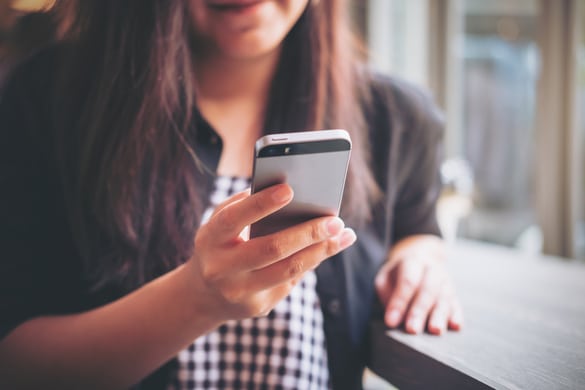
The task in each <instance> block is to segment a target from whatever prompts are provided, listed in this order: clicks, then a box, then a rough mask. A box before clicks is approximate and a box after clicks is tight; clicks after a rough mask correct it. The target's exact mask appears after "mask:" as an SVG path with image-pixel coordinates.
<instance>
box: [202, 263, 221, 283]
mask: <svg viewBox="0 0 585 390" xmlns="http://www.w3.org/2000/svg"><path fill="white" fill-rule="evenodd" d="M201 276H203V279H204V280H206V281H208V282H209V281H214V280H216V279H218V275H217V270H216V268H215V267H214V266H213V264H210V263H204V264H202V265H201Z"/></svg>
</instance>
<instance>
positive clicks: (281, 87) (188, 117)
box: [56, 0, 377, 292]
mask: <svg viewBox="0 0 585 390" xmlns="http://www.w3.org/2000/svg"><path fill="white" fill-rule="evenodd" d="M68 4H69V5H68V6H66V7H65V6H63V7H62V9H63V10H66V17H67V24H68V32H67V33H66V35H65V37H66V39H67V40H68V41H69V42H70V46H69V47H70V50H67V51H66V52H65V53H66V54H65V55H64V62H63V64H62V66H61V69H62V78H61V81H62V85H63V86H64V87H63V88H62V90H61V92H60V93H59V96H58V98H57V100H58V101H64V102H65V106H64V108H63V107H62V106H60V108H59V109H58V110H57V111H56V112H57V114H58V115H57V118H58V126H57V127H58V128H59V129H73V130H72V131H71V132H65V131H63V132H61V133H60V136H58V137H57V138H56V140H57V142H56V152H57V155H58V156H60V157H59V161H60V162H61V168H62V169H61V170H62V172H63V175H62V178H63V185H64V190H65V195H66V197H67V200H68V205H69V209H70V220H71V226H72V231H73V232H74V234H75V238H76V241H77V244H78V246H79V249H80V251H81V254H82V256H83V258H84V261H85V265H86V274H87V276H88V278H89V282H90V285H91V286H92V288H93V289H96V290H102V289H105V288H108V287H109V288H110V289H111V288H115V289H116V290H120V291H122V292H124V291H129V290H132V289H134V288H136V287H138V286H140V285H141V284H143V283H145V282H146V281H148V280H150V279H152V278H154V277H155V276H157V275H160V274H162V273H164V272H166V271H168V270H170V269H172V268H173V267H175V266H177V265H178V264H180V263H181V262H183V261H184V260H185V259H186V258H188V256H189V254H190V253H191V251H192V249H193V248H192V242H193V234H194V231H195V230H196V227H197V226H198V223H199V218H200V215H201V212H202V208H203V206H204V203H205V197H206V196H207V195H206V193H205V191H204V190H203V189H202V183H203V182H204V180H203V179H204V176H205V169H204V167H202V166H201V164H200V163H198V162H197V161H194V159H193V156H192V153H190V151H192V150H193V142H195V141H194V140H195V139H196V136H195V135H194V133H195V132H196V131H197V129H194V126H193V114H192V109H193V108H194V107H195V101H194V95H195V94H194V85H195V81H194V76H193V69H194V57H196V53H193V50H192V47H193V45H192V42H191V41H190V36H191V34H190V31H191V28H192V25H191V23H192V22H191V20H190V19H189V17H188V15H189V14H190V13H189V12H188V9H187V8H188V6H189V2H188V1H185V0H126V1H120V0H93V1H90V0H78V1H72V2H71V3H68ZM349 25H350V23H349V14H348V7H347V4H345V1H340V0H320V1H319V2H315V3H313V2H310V3H309V5H308V6H307V9H306V10H305V11H304V13H303V15H302V16H301V18H300V20H299V21H298V22H297V24H296V25H295V26H294V28H293V29H292V31H291V32H290V33H289V35H288V36H287V38H286V39H285V42H284V47H283V51H282V58H281V60H280V64H279V66H278V68H277V71H276V75H275V78H274V81H273V84H272V87H271V90H270V99H269V101H270V103H269V106H268V107H267V117H266V120H265V130H266V129H269V130H273V131H274V130H278V131H283V132H284V131H297V130H310V129H323V128H345V129H347V130H348V131H349V132H350V133H351V136H352V140H353V144H354V151H353V152H352V160H351V163H350V170H349V176H348V184H347V186H346V188H347V190H346V194H345V197H344V204H343V207H342V210H343V211H342V212H343V215H344V217H345V218H346V220H348V221H349V222H350V223H351V224H353V225H359V224H362V223H364V222H365V221H366V220H367V219H368V218H369V217H370V208H371V204H372V202H373V200H374V198H375V196H376V193H377V187H376V185H375V182H374V180H373V177H372V174H371V171H370V169H369V167H368V154H367V150H368V147H367V129H366V128H365V125H364V123H365V122H364V118H363V114H362V110H361V108H362V105H363V104H364V102H365V100H367V88H366V84H367V80H366V78H367V76H366V72H364V69H363V67H362V66H361V62H360V61H359V59H358V58H357V57H355V55H356V50H355V47H356V46H355V45H354V43H355V42H356V41H355V39H354V38H353V35H352V34H351V31H350V28H349ZM73 112H75V113H78V114H77V115H75V116H72V115H71V113H73ZM64 113H65V115H63V114H64Z"/></svg>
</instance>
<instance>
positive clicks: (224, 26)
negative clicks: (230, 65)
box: [191, 0, 309, 59]
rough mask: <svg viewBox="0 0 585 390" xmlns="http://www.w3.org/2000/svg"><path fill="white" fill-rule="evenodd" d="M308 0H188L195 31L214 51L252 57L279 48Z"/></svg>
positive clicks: (226, 54) (240, 57)
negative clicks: (189, 0)
mask: <svg viewBox="0 0 585 390" xmlns="http://www.w3.org/2000/svg"><path fill="white" fill-rule="evenodd" d="M308 2H309V0H191V13H192V16H193V19H194V26H195V32H196V34H197V36H198V39H199V40H200V42H202V43H203V44H204V45H205V47H207V48H208V49H211V50H213V52H214V54H217V55H221V56H224V57H226V58H232V59H251V58H255V57H259V56H262V55H264V54H268V53H270V52H272V51H273V50H275V49H276V48H278V47H279V46H280V44H281V43H282V41H283V40H284V37H285V36H286V35H287V34H288V32H289V31H290V30H291V28H292V27H293V26H294V24H295V23H296V22H297V20H298V19H299V17H300V16H301V14H302V13H303V11H304V10H305V8H306V7H307V3H308Z"/></svg>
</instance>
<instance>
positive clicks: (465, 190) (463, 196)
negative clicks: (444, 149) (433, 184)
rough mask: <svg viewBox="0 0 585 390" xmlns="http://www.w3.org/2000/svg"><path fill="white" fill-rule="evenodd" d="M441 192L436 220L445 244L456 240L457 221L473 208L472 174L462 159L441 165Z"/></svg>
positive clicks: (448, 161)
mask: <svg viewBox="0 0 585 390" xmlns="http://www.w3.org/2000/svg"><path fill="white" fill-rule="evenodd" d="M441 181H442V182H443V191H442V193H441V196H440V198H439V202H438V204H437V219H438V221H439V227H440V228H441V233H442V234H443V237H444V238H445V241H447V243H453V242H454V241H455V239H456V238H457V228H458V226H459V221H460V220H461V219H462V218H464V217H465V216H467V215H469V213H470V212H471V209H472V207H473V202H472V196H473V173H472V171H471V167H470V165H469V163H468V162H467V161H466V160H464V159H463V158H459V157H456V158H450V159H448V160H446V161H445V162H444V163H443V164H442V165H441Z"/></svg>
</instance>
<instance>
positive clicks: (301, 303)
mask: <svg viewBox="0 0 585 390" xmlns="http://www.w3.org/2000/svg"><path fill="white" fill-rule="evenodd" d="M249 185H250V182H249V180H248V179H242V178H230V177H218V178H217V179H216V181H215V190H214V192H213V193H212V195H211V199H210V200H211V206H210V208H209V209H208V210H207V211H206V213H205V215H204V217H203V221H206V220H207V219H208V218H209V216H210V215H211V213H212V212H213V208H215V207H216V206H217V205H218V204H219V203H221V202H222V201H223V200H225V199H226V198H227V197H229V196H231V195H232V194H234V193H237V192H240V191H243V190H244V189H246V188H247V187H249ZM316 284H317V277H316V275H315V273H314V272H309V273H307V274H306V275H305V276H304V278H303V279H302V280H301V282H300V283H298V284H297V285H296V286H295V287H294V288H293V289H292V291H291V293H290V295H289V296H288V297H286V298H285V299H284V300H283V301H281V302H280V303H279V304H278V305H277V306H276V307H275V308H274V309H273V310H272V311H271V312H270V314H269V315H268V316H266V317H263V318H252V319H246V320H242V321H230V322H228V323H226V324H224V325H222V326H221V327H219V328H218V329H216V330H214V331H212V332H211V333H209V334H207V335H205V336H202V337H199V338H198V339H197V340H195V342H194V343H193V344H192V345H191V346H189V347H188V348H187V349H185V350H183V351H181V352H180V353H179V355H178V360H179V369H178V371H177V375H176V378H175V381H174V383H172V384H171V386H170V388H171V389H283V390H285V389H290V390H298V389H302V390H305V389H311V390H312V389H315V390H322V389H328V388H329V371H328V368H327V351H326V348H325V334H324V331H323V314H322V312H321V307H320V305H319V298H318V296H317V292H316Z"/></svg>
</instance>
